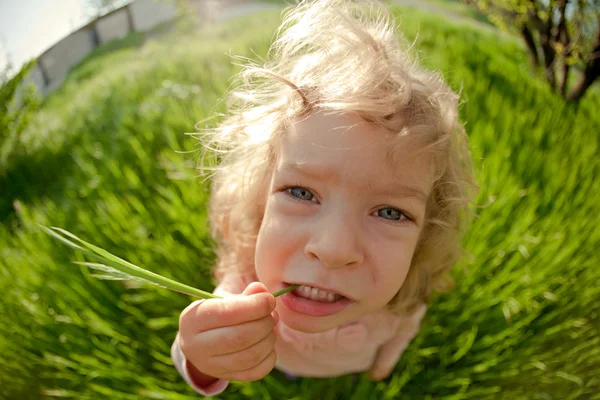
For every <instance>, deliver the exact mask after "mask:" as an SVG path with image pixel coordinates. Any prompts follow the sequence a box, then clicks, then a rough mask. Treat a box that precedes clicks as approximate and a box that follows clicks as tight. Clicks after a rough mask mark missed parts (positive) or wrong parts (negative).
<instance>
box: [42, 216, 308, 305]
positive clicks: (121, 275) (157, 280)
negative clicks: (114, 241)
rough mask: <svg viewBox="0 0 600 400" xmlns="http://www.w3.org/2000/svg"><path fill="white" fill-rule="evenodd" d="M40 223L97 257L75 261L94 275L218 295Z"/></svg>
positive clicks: (202, 295)
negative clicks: (89, 260) (163, 274)
mask: <svg viewBox="0 0 600 400" xmlns="http://www.w3.org/2000/svg"><path fill="white" fill-rule="evenodd" d="M39 226H40V228H42V229H43V230H44V232H46V233H47V234H49V235H50V236H52V237H53V238H55V239H57V240H60V241H61V242H63V243H64V244H66V245H67V246H69V247H72V248H74V249H77V250H79V251H81V252H83V253H84V254H85V255H86V256H88V257H89V258H92V259H94V260H96V261H99V263H91V262H83V263H76V264H80V265H85V266H87V267H88V268H92V269H95V270H99V271H101V272H102V273H103V275H95V276H96V277H98V278H101V279H116V280H135V281H138V282H144V283H148V284H151V285H157V286H160V287H163V288H165V289H169V290H172V291H175V292H179V293H184V294H187V295H189V296H193V297H198V298H202V299H210V298H220V296H217V295H214V294H212V293H209V292H205V291H203V290H200V289H196V288H194V287H191V286H188V285H185V284H183V283H180V282H177V281H174V280H172V279H169V278H166V277H164V276H162V275H159V274H156V273H154V272H151V271H148V270H145V269H143V268H140V267H138V266H137V265H134V264H132V263H130V262H129V261H126V260H123V259H122V258H119V257H117V256H115V255H114V254H111V253H109V252H108V251H106V250H104V249H101V248H100V247H97V246H94V245H93V244H91V243H88V242H86V241H84V240H83V239H80V238H78V237H77V236H75V235H73V234H72V233H71V232H68V231H66V230H64V229H61V228H55V227H51V228H47V227H45V226H42V225H39ZM70 239H72V240H70ZM299 286H300V285H292V286H289V287H287V288H285V289H283V290H280V291H278V292H275V293H273V296H274V297H278V296H281V295H282V294H285V293H287V292H289V291H290V290H294V289H295V288H297V287H299Z"/></svg>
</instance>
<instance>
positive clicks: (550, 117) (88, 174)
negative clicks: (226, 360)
mask: <svg viewBox="0 0 600 400" xmlns="http://www.w3.org/2000/svg"><path fill="white" fill-rule="evenodd" d="M406 15H408V13H405V14H404V18H402V23H403V29H404V30H405V32H406V34H407V36H408V39H409V40H410V41H412V40H413V39H414V38H415V36H416V32H417V30H419V35H418V39H417V41H416V49H418V50H419V56H420V59H421V61H422V63H423V64H425V65H426V66H427V67H429V68H431V69H439V70H441V71H442V72H443V74H444V76H445V77H446V78H447V80H448V81H449V82H450V83H451V85H452V86H453V87H454V88H455V89H456V90H461V91H462V95H463V98H464V104H463V105H462V108H461V116H462V118H463V120H465V121H466V124H467V130H468V132H469V135H470V145H471V149H472V153H473V157H474V159H475V163H476V167H477V175H478V180H479V185H480V186H481V189H482V190H481V193H480V195H479V197H478V198H477V206H478V208H477V213H478V215H479V217H478V219H477V220H476V221H475V222H474V225H473V227H472V229H471V230H470V231H469V233H468V235H467V237H466V238H465V245H466V247H467V250H468V251H469V252H470V253H471V255H472V258H471V259H470V260H465V261H464V262H462V263H461V264H460V265H459V266H457V268H456V270H455V276H456V281H457V284H456V287H455V289H454V290H453V291H452V292H450V293H448V294H444V295H441V296H437V297H436V298H435V300H434V302H433V304H432V305H431V310H430V312H428V314H427V316H426V322H425V325H424V327H423V329H422V331H421V333H420V334H419V336H418V337H417V338H416V339H415V341H414V342H413V344H411V346H410V347H409V349H408V350H407V351H406V353H405V355H404V356H403V358H402V359H401V361H400V363H399V364H398V367H397V369H396V371H395V373H394V375H393V376H392V377H391V378H390V379H389V380H387V381H385V382H382V383H371V382H369V381H367V380H366V379H365V378H363V377H360V378H358V379H354V378H353V377H342V378H337V379H324V380H317V379H299V380H297V381H288V380H286V379H285V378H284V377H283V376H282V374H280V373H278V372H274V373H272V374H271V375H270V376H269V377H267V378H266V379H264V380H262V381H260V382H255V383H238V382H235V383H232V385H231V387H230V388H228V389H227V392H226V393H227V397H228V398H272V399H281V398H292V397H295V398H310V399H312V398H326V399H334V398H339V399H350V398H356V399H363V398H377V399H383V398H386V399H391V398H397V396H399V395H400V394H402V395H403V396H404V397H406V398H409V399H419V398H435V399H468V398H470V399H482V398H490V399H492V398H494V399H495V398H503V399H531V398H540V399H542V398H543V399H568V398H581V399H588V398H594V396H597V393H599V392H600V378H598V376H600V322H599V317H598V314H599V313H600V270H599V269H598V265H600V256H599V255H598V251H597V249H598V248H600V230H599V229H598V227H597V223H595V221H596V220H597V218H598V215H600V206H599V205H598V202H597V200H596V199H597V197H598V195H599V194H600V187H599V186H600V181H599V180H598V179H597V178H596V177H597V176H598V174H599V172H600V168H599V162H600V161H599V158H598V156H597V154H599V149H598V132H599V131H600V115H599V114H598V112H597V110H598V109H600V98H599V96H598V93H597V91H596V92H592V93H591V95H589V96H588V98H586V99H584V101H583V102H582V103H581V104H580V106H579V107H572V106H568V105H566V104H565V103H564V102H563V101H562V100H560V99H559V98H558V97H555V96H553V95H552V94H551V93H550V92H549V91H548V89H547V88H546V86H545V84H544V82H542V81H541V80H537V79H534V78H532V76H531V75H530V73H529V69H528V64H527V57H526V54H525V53H524V50H523V49H522V47H521V46H519V45H518V44H516V43H514V41H510V40H507V39H501V38H499V37H496V36H494V35H491V34H488V33H482V32H478V31H472V30H469V29H468V28H466V27H460V28H456V27H454V26H452V25H449V24H447V23H445V22H444V21H442V20H440V19H436V18H433V17H427V16H423V14H420V13H417V12H415V11H410V14H409V15H410V17H407V16H406ZM278 21H279V12H278V11H272V12H265V13H262V14H260V17H257V16H254V17H252V18H245V19H242V20H238V21H234V22H232V23H231V24H229V25H227V26H225V27H221V28H219V29H215V31H213V32H202V33H198V34H195V35H188V36H179V37H177V38H173V37H170V38H169V37H168V38H164V39H161V40H160V41H154V42H150V43H146V44H145V45H144V46H142V47H141V48H139V49H138V48H128V49H123V50H120V51H119V52H115V53H108V54H105V55H104V56H103V57H99V58H96V59H95V60H92V61H90V62H89V63H87V64H85V68H86V71H87V72H86V73H81V74H74V75H72V76H71V77H70V78H68V79H67V81H66V83H65V85H64V87H63V88H61V89H60V90H59V91H58V92H56V93H55V94H54V95H52V96H51V97H50V98H49V99H48V100H47V102H46V103H45V104H44V107H43V109H42V111H41V112H40V113H39V114H38V115H37V116H36V117H35V119H34V121H33V123H32V124H31V126H30V127H29V129H28V130H27V131H26V132H25V133H24V134H23V136H22V137H21V138H20V141H19V143H20V147H19V153H18V157H17V158H14V160H13V162H12V164H10V165H8V167H7V168H6V169H5V170H4V171H0V172H1V173H0V190H1V192H2V196H1V197H2V199H1V202H0V218H1V219H2V221H3V225H2V226H0V291H1V292H2V294H3V301H2V303H0V318H1V319H2V324H0V397H2V398H7V399H29V398H31V399H37V398H41V397H43V395H45V396H48V397H58V396H61V397H67V398H75V399H99V398H107V399H139V398H165V399H184V398H185V399H191V398H196V395H195V394H194V393H193V391H192V390H191V389H189V388H188V387H187V386H186V384H185V383H184V382H183V381H182V379H181V378H180V377H179V376H178V374H177V372H176V371H175V369H174V367H173V366H172V364H171V361H170V355H169V348H170V345H171V343H172V341H173V339H174V337H175V333H176V331H177V323H178V316H179V313H180V312H181V311H182V310H183V309H184V308H185V307H186V306H187V305H188V304H189V302H191V301H192V300H193V298H191V297H187V296H182V295H181V294H179V293H174V292H171V291H167V290H163V289H160V288H155V287H147V286H141V285H140V284H138V283H136V282H135V281H134V282H128V281H125V282H107V281H100V280H97V279H95V278H94V277H93V276H92V275H93V272H90V271H89V270H88V268H87V267H86V266H85V265H73V264H72V263H71V262H72V261H79V262H85V261H88V260H85V259H84V257H83V256H82V255H81V253H78V252H74V251H73V250H72V249H70V248H67V247H66V246H63V245H62V244H60V243H57V242H56V240H54V239H52V238H51V237H50V236H48V235H47V234H46V233H44V232H43V231H42V230H41V229H40V228H39V226H38V224H41V225H45V226H59V227H63V228H65V229H67V230H68V231H70V232H73V233H74V234H76V235H77V236H79V237H81V238H85V240H86V241H89V242H92V243H94V244H96V245H98V246H99V247H102V248H104V249H106V250H107V251H110V252H111V253H113V254H118V255H119V257H122V258H123V259H126V260H128V261H130V262H131V263H133V264H136V265H143V266H145V267H147V268H148V269H151V270H152V271H154V272H156V273H157V274H160V275H163V276H165V277H167V278H169V279H173V280H176V281H179V282H182V283H185V284H186V285H189V286H192V287H194V288H199V289H201V290H205V291H211V289H212V288H213V285H214V282H213V281H212V279H211V272H210V267H211V265H212V263H213V261H214V254H213V252H212V248H213V243H212V241H211V239H210V237H209V235H208V229H207V218H206V209H205V206H206V201H207V198H208V189H209V186H208V184H207V183H202V180H201V179H198V178H197V177H196V171H195V170H194V168H193V167H194V164H195V162H196V156H197V154H196V153H193V152H192V153H187V152H190V151H194V150H197V149H198V145H197V143H196V142H195V141H194V140H193V139H192V138H190V137H189V136H186V135H184V132H191V131H194V124H195V123H196V122H197V121H199V120H203V119H205V118H207V117H209V116H211V115H213V114H214V113H215V112H218V111H223V110H224V105H223V104H221V103H219V102H218V100H219V99H220V98H221V96H222V95H223V93H224V92H225V91H226V90H227V88H228V87H229V86H230V85H231V84H232V82H231V81H230V77H231V76H232V74H233V73H234V72H236V71H237V67H234V66H232V65H231V59H230V57H229V54H241V55H245V56H249V57H253V52H255V53H257V54H259V55H264V54H265V53H266V51H267V49H268V45H269V41H270V39H271V37H272V33H273V32H274V30H275V28H276V27H277V25H278ZM90 71H92V72H93V73H91V72H90ZM596 398H599V397H596Z"/></svg>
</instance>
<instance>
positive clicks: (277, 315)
mask: <svg viewBox="0 0 600 400" xmlns="http://www.w3.org/2000/svg"><path fill="white" fill-rule="evenodd" d="M273 318H275V325H277V323H278V322H279V313H278V312H277V311H275V310H273Z"/></svg>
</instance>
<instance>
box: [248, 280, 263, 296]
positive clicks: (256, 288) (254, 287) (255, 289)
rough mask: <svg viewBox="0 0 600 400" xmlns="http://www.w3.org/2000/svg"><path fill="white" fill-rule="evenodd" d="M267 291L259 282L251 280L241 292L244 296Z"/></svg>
mask: <svg viewBox="0 0 600 400" xmlns="http://www.w3.org/2000/svg"><path fill="white" fill-rule="evenodd" d="M263 292H268V290H267V287H266V286H265V285H264V284H262V283H260V282H252V283H250V284H249V285H248V286H246V289H244V291H243V292H242V294H243V295H245V296H250V295H253V294H257V293H263Z"/></svg>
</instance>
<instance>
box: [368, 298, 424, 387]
mask: <svg viewBox="0 0 600 400" xmlns="http://www.w3.org/2000/svg"><path fill="white" fill-rule="evenodd" d="M425 311H427V306H426V305H424V304H423V305H422V306H421V308H419V309H417V311H416V312H415V313H414V314H413V315H411V316H410V317H409V318H407V319H406V320H405V321H402V322H403V323H402V324H401V325H400V327H399V328H398V331H396V334H395V335H394V337H393V338H392V339H390V340H389V341H388V342H386V343H384V344H383V345H381V347H380V348H379V351H378V352H377V355H376V356H375V361H374V362H373V365H372V366H371V369H370V370H369V371H368V372H367V376H368V377H369V378H370V379H372V380H376V381H379V380H383V379H385V378H387V377H388V376H389V375H390V374H391V373H392V371H393V370H394V367H395V366H396V364H397V363H398V360H400V357H401V356H402V353H404V350H405V349H406V348H407V347H408V345H409V343H410V342H411V340H412V339H413V338H414V337H415V336H416V335H417V333H418V332H419V328H420V326H421V319H423V316H424V315H425Z"/></svg>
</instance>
